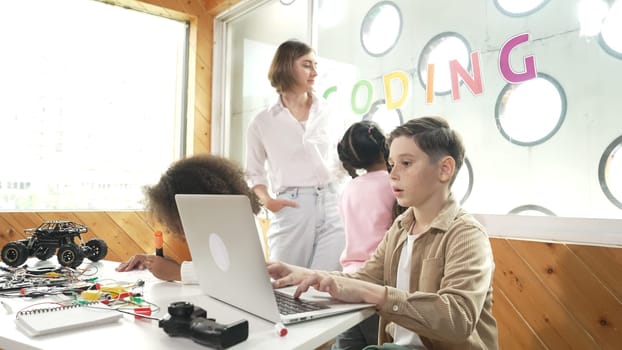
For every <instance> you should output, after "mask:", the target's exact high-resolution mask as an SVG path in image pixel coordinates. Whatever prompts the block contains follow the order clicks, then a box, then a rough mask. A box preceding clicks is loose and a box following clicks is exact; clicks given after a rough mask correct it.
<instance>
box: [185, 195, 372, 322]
mask: <svg viewBox="0 0 622 350" xmlns="http://www.w3.org/2000/svg"><path fill="white" fill-rule="evenodd" d="M175 200H176V202H177V208H178V210H179V215H180V216H181V222H182V226H183V228H184V233H185V235H186V239H187V241H188V246H189V247H190V253H191V255H192V261H193V264H194V268H195V270H196V272H197V278H198V280H199V285H200V287H201V290H202V291H203V292H204V293H205V294H207V295H209V296H211V297H212V298H215V299H218V300H220V301H223V302H225V303H227V304H230V305H232V306H235V307H237V308H239V309H242V310H244V311H246V312H249V313H252V314H254V315H256V316H258V317H261V318H263V319H266V320H269V321H272V322H275V323H276V322H282V323H283V324H291V323H295V322H300V321H305V320H311V319H315V318H320V317H325V316H330V315H335V314H340V313H344V312H349V311H354V310H359V309H363V308H368V307H372V306H373V305H372V304H346V303H342V302H339V301H337V300H335V299H332V298H331V297H330V295H329V294H328V293H323V292H318V291H316V290H315V289H313V288H310V289H309V291H308V292H306V293H304V294H303V295H302V296H301V298H300V300H295V301H294V302H295V304H306V302H308V301H311V302H313V303H317V304H319V305H320V307H321V308H320V309H317V310H311V311H304V312H295V313H292V311H291V310H290V311H283V312H281V313H279V308H278V307H277V301H276V296H275V290H274V289H273V288H272V284H271V282H270V277H269V275H268V269H267V268H266V263H265V260H264V254H263V250H262V246H261V242H260V238H259V234H258V232H257V225H256V224H255V216H254V215H253V212H252V210H251V205H250V200H249V199H248V197H247V196H244V195H197V194H178V195H176V196H175ZM293 291H294V288H292V287H290V288H285V289H279V290H277V294H278V292H284V293H285V294H288V295H290V296H291V294H292V293H293ZM290 299H291V297H290ZM296 306H299V305H296Z"/></svg>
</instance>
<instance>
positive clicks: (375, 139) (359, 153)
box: [333, 121, 395, 350]
mask: <svg viewBox="0 0 622 350" xmlns="http://www.w3.org/2000/svg"><path fill="white" fill-rule="evenodd" d="M337 152H338V153H339V159H340V160H341V163H342V165H343V167H344V168H345V169H346V170H347V171H348V173H349V174H350V176H351V177H352V180H351V181H350V182H349V183H348V184H347V185H346V187H345V189H344V190H343V192H342V193H341V195H340V199H339V214H340V215H341V220H342V222H343V225H344V229H345V238H346V245H345V249H344V250H343V252H342V253H341V258H340V262H341V266H342V268H343V271H344V272H355V271H356V270H358V269H359V267H361V266H362V265H363V263H364V262H365V261H367V259H368V258H369V257H370V255H371V254H372V253H373V252H374V250H375V249H376V246H377V245H378V243H379V242H380V241H381V240H382V237H383V236H384V234H385V232H386V231H387V229H388V228H389V227H390V226H391V223H392V222H393V219H394V218H393V206H394V203H395V196H394V195H393V191H392V190H391V185H390V183H389V173H388V172H387V167H388V165H387V158H388V156H389V149H388V147H387V144H386V140H385V136H384V133H383V132H382V130H381V129H380V128H379V127H378V125H377V124H376V123H374V122H371V121H361V122H357V123H354V124H352V125H351V126H350V128H348V130H346V132H345V133H344V135H343V137H342V139H341V141H340V142H339V144H338V146H337ZM377 332H378V316H377V315H373V316H371V317H370V318H368V319H367V320H365V321H363V322H361V323H359V324H358V325H356V326H354V327H352V328H351V329H349V330H347V331H346V332H344V333H342V334H340V335H339V336H337V339H336V342H335V344H333V350H336V349H339V350H344V349H362V348H363V347H365V346H367V345H370V344H376V343H377Z"/></svg>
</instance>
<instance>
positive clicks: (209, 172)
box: [144, 154, 260, 239]
mask: <svg viewBox="0 0 622 350" xmlns="http://www.w3.org/2000/svg"><path fill="white" fill-rule="evenodd" d="M144 193H145V196H146V201H147V202H146V208H147V210H148V211H149V212H150V213H151V215H153V217H154V218H155V219H156V220H157V221H158V222H160V223H161V224H163V225H164V226H165V227H166V229H167V230H168V232H169V233H171V234H173V235H175V236H178V237H179V238H182V239H183V238H184V230H183V228H182V225H181V219H180V218H179V213H178V211H177V203H175V195H176V194H243V195H246V196H248V197H249V199H250V201H251V206H252V209H253V212H254V213H255V214H257V213H258V212H259V210H260V204H259V199H258V197H257V195H255V193H254V192H253V191H251V190H250V189H249V188H248V185H247V184H246V181H245V179H244V173H243V172H242V169H241V168H240V167H239V166H237V165H236V164H235V163H233V162H231V161H230V160H228V159H225V158H222V157H219V156H214V155H209V154H205V155H195V156H191V157H188V158H184V159H181V160H178V161H176V162H174V163H173V164H171V166H170V167H169V168H168V170H167V171H166V172H165V173H164V174H162V177H160V181H159V182H158V183H157V184H156V185H154V186H146V187H145V188H144Z"/></svg>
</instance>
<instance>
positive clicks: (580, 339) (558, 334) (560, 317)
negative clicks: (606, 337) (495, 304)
mask: <svg viewBox="0 0 622 350" xmlns="http://www.w3.org/2000/svg"><path fill="white" fill-rule="evenodd" d="M491 243H492V247H493V253H494V255H495V263H496V270H495V279H494V287H495V288H496V289H500V290H501V291H502V292H503V293H504V294H505V295H506V296H507V298H508V300H509V302H510V303H511V304H512V305H513V306H514V308H516V310H518V312H519V313H520V314H521V317H522V318H523V319H524V320H525V321H526V322H527V323H528V324H529V326H530V327H531V328H532V329H533V330H534V332H535V333H537V334H538V336H539V339H541V340H542V342H543V343H544V344H545V345H546V346H547V347H549V348H551V349H592V348H595V346H596V343H594V341H593V339H592V338H591V337H590V336H589V334H588V333H587V332H586V331H585V330H584V329H583V328H582V327H580V325H578V324H577V323H576V322H574V321H573V320H572V315H571V314H570V313H569V312H568V311H567V310H566V308H565V307H564V306H563V305H562V304H560V302H559V300H557V298H556V297H555V295H553V294H551V292H550V291H549V290H548V289H547V288H546V287H545V286H544V284H543V283H542V282H541V281H540V280H539V279H538V278H537V276H536V275H535V273H534V272H533V270H531V268H530V266H529V264H528V263H527V262H526V261H525V260H524V259H523V258H522V257H521V256H520V255H519V254H518V252H516V251H515V250H514V249H513V247H512V244H511V242H509V241H507V240H492V242H491ZM544 305H546V307H543V306H544ZM499 312H505V311H499ZM533 342H534V343H535V342H536V340H534V341H533Z"/></svg>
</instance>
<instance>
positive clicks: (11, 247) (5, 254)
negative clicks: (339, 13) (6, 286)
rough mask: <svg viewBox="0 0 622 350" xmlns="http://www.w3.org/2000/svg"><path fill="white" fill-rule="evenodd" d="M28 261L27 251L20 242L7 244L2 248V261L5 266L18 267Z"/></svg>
mask: <svg viewBox="0 0 622 350" xmlns="http://www.w3.org/2000/svg"><path fill="white" fill-rule="evenodd" d="M27 259H28V249H27V248H26V245H24V243H21V242H9V243H7V244H6V245H5V246H4V247H3V248H2V261H4V263H5V264H7V265H9V266H12V267H18V266H20V265H22V264H23V263H25V262H26V260H27Z"/></svg>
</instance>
